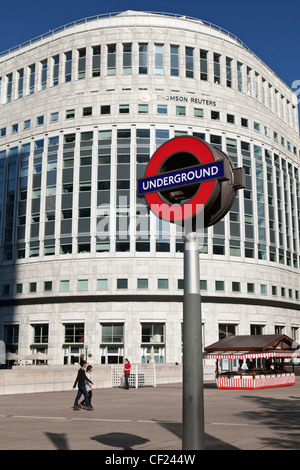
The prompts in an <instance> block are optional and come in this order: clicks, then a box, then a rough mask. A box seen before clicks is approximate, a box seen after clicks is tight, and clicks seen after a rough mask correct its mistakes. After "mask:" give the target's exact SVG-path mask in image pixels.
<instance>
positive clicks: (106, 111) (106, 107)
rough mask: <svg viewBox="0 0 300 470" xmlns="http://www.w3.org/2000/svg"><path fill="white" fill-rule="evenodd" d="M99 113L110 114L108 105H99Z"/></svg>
mask: <svg viewBox="0 0 300 470" xmlns="http://www.w3.org/2000/svg"><path fill="white" fill-rule="evenodd" d="M100 114H110V105H109V104H108V105H103V106H101V107H100Z"/></svg>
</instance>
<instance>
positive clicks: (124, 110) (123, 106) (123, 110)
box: [119, 104, 129, 114]
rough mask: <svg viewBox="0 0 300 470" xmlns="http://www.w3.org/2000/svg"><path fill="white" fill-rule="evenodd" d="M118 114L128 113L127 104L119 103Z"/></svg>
mask: <svg viewBox="0 0 300 470" xmlns="http://www.w3.org/2000/svg"><path fill="white" fill-rule="evenodd" d="M119 113H120V114H129V104H120V105H119Z"/></svg>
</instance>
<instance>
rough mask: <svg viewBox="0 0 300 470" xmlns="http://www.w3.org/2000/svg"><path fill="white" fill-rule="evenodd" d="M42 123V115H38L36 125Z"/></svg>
mask: <svg viewBox="0 0 300 470" xmlns="http://www.w3.org/2000/svg"><path fill="white" fill-rule="evenodd" d="M42 124H44V116H38V117H37V118H36V125H37V126H41V125H42Z"/></svg>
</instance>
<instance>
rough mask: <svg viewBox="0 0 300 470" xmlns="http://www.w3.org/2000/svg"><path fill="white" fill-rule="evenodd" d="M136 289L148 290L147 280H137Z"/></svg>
mask: <svg viewBox="0 0 300 470" xmlns="http://www.w3.org/2000/svg"><path fill="white" fill-rule="evenodd" d="M137 288H138V289H148V279H138V280H137Z"/></svg>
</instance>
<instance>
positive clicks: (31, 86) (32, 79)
mask: <svg viewBox="0 0 300 470" xmlns="http://www.w3.org/2000/svg"><path fill="white" fill-rule="evenodd" d="M34 85H35V65H34V64H33V65H30V67H29V94H30V95H32V93H34Z"/></svg>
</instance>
